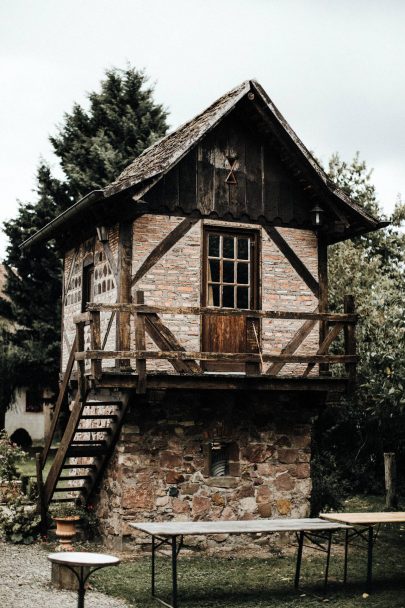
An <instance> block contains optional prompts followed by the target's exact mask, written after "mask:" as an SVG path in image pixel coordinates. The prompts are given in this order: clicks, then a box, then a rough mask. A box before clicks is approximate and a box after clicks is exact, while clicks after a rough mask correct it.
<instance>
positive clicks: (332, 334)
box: [302, 323, 344, 378]
mask: <svg viewBox="0 0 405 608" xmlns="http://www.w3.org/2000/svg"><path fill="white" fill-rule="evenodd" d="M343 327H344V325H343V323H336V325H334V326H333V327H332V329H331V330H330V331H329V333H328V334H327V336H326V338H325V339H324V341H323V342H322V344H321V345H320V347H319V348H318V350H317V352H316V354H317V355H325V354H326V353H327V352H328V350H329V346H330V345H331V344H332V342H333V341H334V340H335V339H336V338H337V336H338V334H339V332H340V331H341V330H342V329H343ZM314 366H315V363H308V365H307V367H306V369H305V371H304V373H303V374H302V377H303V378H306V377H307V376H308V374H309V372H310V371H311V369H312V368H313V367H314Z"/></svg>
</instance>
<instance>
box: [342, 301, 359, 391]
mask: <svg viewBox="0 0 405 608" xmlns="http://www.w3.org/2000/svg"><path fill="white" fill-rule="evenodd" d="M355 308H356V306H355V303H354V297H353V296H351V295H346V296H345V297H344V311H345V313H348V314H353V313H354V312H355ZM344 333H345V354H346V355H349V356H356V326H355V325H354V323H346V325H345V330H344ZM346 371H347V374H348V376H349V387H348V388H349V390H353V389H354V385H355V382H356V363H346Z"/></svg>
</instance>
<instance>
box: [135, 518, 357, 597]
mask: <svg viewBox="0 0 405 608" xmlns="http://www.w3.org/2000/svg"><path fill="white" fill-rule="evenodd" d="M129 525H130V526H131V527H133V528H135V529H137V530H140V531H142V532H145V533H146V534H149V535H150V536H151V537H152V581H151V592H152V597H154V598H155V599H156V600H157V601H159V602H160V603H161V604H163V605H164V606H168V608H178V587H177V557H178V555H179V552H180V550H181V548H182V546H183V538H184V536H206V535H212V534H258V533H261V534H270V533H275V532H294V533H295V535H296V538H297V541H298V552H297V563H296V569H295V581H294V582H295V588H296V589H298V586H299V579H300V571H301V561H302V552H303V548H304V546H309V545H305V541H308V542H309V543H311V547H313V548H315V549H318V550H320V551H324V552H325V553H326V566H325V578H324V588H325V590H326V586H327V583H328V572H329V562H330V552H331V544H332V534H333V532H335V531H336V530H342V529H345V530H347V529H348V528H349V526H347V525H346V524H342V523H336V522H330V521H326V520H324V519H318V518H302V519H255V520H248V521H209V522H204V521H193V522H191V521H187V522H183V521H182V522H180V521H171V522H166V523H149V522H131V523H129ZM161 547H169V548H170V556H171V565H172V592H171V604H169V603H168V602H166V601H164V600H163V599H161V598H160V597H158V596H157V594H156V578H155V575H156V553H157V551H158V550H159V549H160V548H161Z"/></svg>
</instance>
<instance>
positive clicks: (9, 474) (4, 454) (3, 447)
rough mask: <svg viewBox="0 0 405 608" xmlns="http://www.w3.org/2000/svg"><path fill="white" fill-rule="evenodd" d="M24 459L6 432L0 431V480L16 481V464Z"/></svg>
mask: <svg viewBox="0 0 405 608" xmlns="http://www.w3.org/2000/svg"><path fill="white" fill-rule="evenodd" d="M25 458H26V454H25V452H24V451H23V450H22V449H21V448H19V447H18V446H17V445H16V444H15V443H13V442H12V441H10V439H9V437H8V435H7V433H6V431H0V480H4V481H12V480H13V479H18V478H19V476H20V474H19V472H18V470H17V464H18V463H20V462H21V461H23V460H24V459H25Z"/></svg>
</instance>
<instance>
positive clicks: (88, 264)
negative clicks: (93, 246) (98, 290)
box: [81, 255, 95, 312]
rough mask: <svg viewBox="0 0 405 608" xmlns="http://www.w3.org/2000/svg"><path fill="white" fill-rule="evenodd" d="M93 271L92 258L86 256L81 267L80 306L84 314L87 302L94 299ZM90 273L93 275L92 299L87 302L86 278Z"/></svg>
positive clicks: (91, 256) (87, 283)
mask: <svg viewBox="0 0 405 608" xmlns="http://www.w3.org/2000/svg"><path fill="white" fill-rule="evenodd" d="M94 271H95V267H94V257H93V255H87V256H86V257H85V259H84V260H83V267H82V305H81V311H82V312H85V311H86V306H87V303H88V301H90V302H92V301H93V298H94V281H95V278H94ZM90 273H92V275H93V293H92V298H91V299H90V300H87V299H86V298H87V295H88V285H89V282H88V277H89V275H90Z"/></svg>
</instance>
